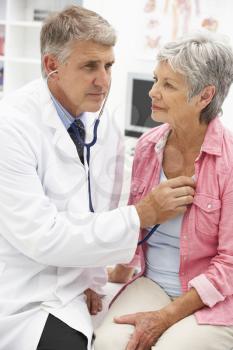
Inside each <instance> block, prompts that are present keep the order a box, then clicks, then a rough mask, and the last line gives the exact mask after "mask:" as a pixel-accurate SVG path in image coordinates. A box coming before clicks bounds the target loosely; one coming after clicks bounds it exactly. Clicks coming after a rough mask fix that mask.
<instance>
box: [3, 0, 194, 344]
mask: <svg viewBox="0 0 233 350" xmlns="http://www.w3.org/2000/svg"><path fill="white" fill-rule="evenodd" d="M115 40H116V37H115V32H114V30H113V28H112V27H111V26H110V25H109V23H108V22H107V21H105V20H104V19H103V18H101V17H100V16H99V15H98V14H96V13H94V12H91V11H89V10H86V9H84V8H81V7H78V6H71V7H69V8H67V9H66V10H64V11H62V12H60V13H57V14H55V15H53V16H51V17H49V18H48V19H47V21H46V22H45V23H44V25H43V27H42V31H41V55H42V71H43V76H44V78H45V79H44V81H43V80H39V81H35V82H32V83H30V84H28V85H26V86H25V87H23V88H21V89H19V90H18V91H16V92H15V93H13V94H12V95H11V96H9V97H6V98H4V99H3V100H2V101H1V104H0V350H36V349H38V350H42V349H43V350H45V349H53V350H67V349H69V350H73V349H76V350H77V349H79V350H86V349H90V347H91V340H92V333H93V330H92V324H91V317H90V313H93V314H95V313H97V312H98V311H100V310H101V300H100V297H99V296H98V293H100V292H101V286H102V285H104V283H105V282H106V277H105V272H104V268H103V266H105V265H108V264H115V263H120V262H121V263H122V262H125V263H126V262H129V261H130V260H131V258H132V257H133V255H134V251H135V249H136V245H137V241H138V233H139V227H140V226H141V227H148V226H151V225H154V224H155V223H160V222H162V221H164V220H166V219H168V218H169V217H172V216H175V215H177V214H178V213H181V212H184V211H185V209H186V206H187V205H188V204H190V203H191V202H192V198H193V192H194V190H193V181H192V180H191V179H190V178H186V177H180V178H176V179H172V180H170V181H168V182H167V183H165V184H163V185H160V186H158V187H157V188H156V189H154V190H153V192H151V193H150V194H149V195H148V196H147V197H146V198H145V199H144V200H143V201H140V202H138V203H137V204H136V205H135V206H125V207H121V208H118V209H116V208H117V204H118V200H119V194H120V190H121V183H122V163H123V159H122V154H121V152H122V144H121V137H120V136H119V131H118V130H117V128H116V126H115V124H114V123H113V122H112V121H111V119H110V117H109V116H107V115H106V113H105V114H103V116H102V117H101V121H100V124H99V127H98V139H97V142H96V144H95V145H94V146H93V147H92V149H91V157H90V162H89V166H88V162H87V154H86V152H87V150H86V148H85V147H83V141H82V140H83V139H84V138H85V142H86V143H88V142H90V141H92V138H93V127H94V124H95V120H96V118H97V116H98V114H97V113H96V112H97V111H98V110H100V109H101V106H102V104H103V102H104V100H105V99H106V96H107V94H108V90H109V87H110V78H111V67H112V64H113V63H114V55H113V46H114V44H115ZM77 133H78V134H79V138H78V140H77V137H76V136H77ZM82 138H83V139H82ZM142 156H143V155H142ZM88 170H90V171H88ZM88 177H89V178H90V179H89V180H90V181H88ZM90 192H91V193H90ZM91 207H93V210H94V212H93V210H92V208H91ZM86 301H87V302H86ZM87 304H88V305H87ZM88 307H89V310H88Z"/></svg>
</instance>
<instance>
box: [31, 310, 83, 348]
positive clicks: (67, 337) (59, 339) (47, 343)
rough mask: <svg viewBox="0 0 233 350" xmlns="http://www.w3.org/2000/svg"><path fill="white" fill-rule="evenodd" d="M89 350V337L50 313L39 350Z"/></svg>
mask: <svg viewBox="0 0 233 350" xmlns="http://www.w3.org/2000/svg"><path fill="white" fill-rule="evenodd" d="M68 349H69V350H77V349H78V350H87V337H86V336H85V335H84V334H82V333H80V332H78V331H76V330H75V329H73V328H71V327H69V326H68V325H67V324H65V323H64V322H62V321H61V320H59V319H58V318H56V317H55V316H53V315H51V314H49V316H48V319H47V322H46V323H45V327H44V330H43V333H42V335H41V338H40V341H39V344H38V347H37V350H68Z"/></svg>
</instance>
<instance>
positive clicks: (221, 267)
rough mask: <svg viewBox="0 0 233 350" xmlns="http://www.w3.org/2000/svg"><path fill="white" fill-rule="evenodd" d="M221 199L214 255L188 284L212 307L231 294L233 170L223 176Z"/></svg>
mask: <svg viewBox="0 0 233 350" xmlns="http://www.w3.org/2000/svg"><path fill="white" fill-rule="evenodd" d="M222 176H225V184H224V188H223V195H222V200H221V217H220V222H219V230H218V247H217V254H216V255H215V256H214V257H213V258H212V259H211V261H210V264H209V266H208V268H207V269H206V270H205V271H204V272H203V274H200V275H198V276H196V277H195V278H193V279H192V280H191V281H190V282H189V287H194V288H195V289H196V290H197V292H198V294H199V295H200V297H201V299H202V301H203V302H204V303H205V304H206V305H207V306H209V307H213V306H214V305H215V304H217V303H218V302H220V301H223V300H224V299H225V298H226V297H227V296H231V295H232V294H233V278H232V276H233V238H232V237H233V236H232V233H233V215H232V213H233V171H232V170H231V171H230V172H228V173H227V174H225V175H222Z"/></svg>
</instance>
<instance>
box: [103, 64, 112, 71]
mask: <svg viewBox="0 0 233 350" xmlns="http://www.w3.org/2000/svg"><path fill="white" fill-rule="evenodd" d="M112 65H113V63H112V62H111V63H107V64H106V65H105V69H106V70H107V71H108V70H111V68H112Z"/></svg>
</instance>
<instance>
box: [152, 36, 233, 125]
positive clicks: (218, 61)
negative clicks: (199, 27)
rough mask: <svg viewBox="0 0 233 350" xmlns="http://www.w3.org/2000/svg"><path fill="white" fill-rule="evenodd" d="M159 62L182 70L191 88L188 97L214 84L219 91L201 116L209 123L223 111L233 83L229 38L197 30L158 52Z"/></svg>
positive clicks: (232, 58)
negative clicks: (227, 39) (226, 39)
mask: <svg viewBox="0 0 233 350" xmlns="http://www.w3.org/2000/svg"><path fill="white" fill-rule="evenodd" d="M157 60H158V62H161V61H166V62H168V63H169V64H170V65H171V67H172V68H173V70H174V71H177V72H179V73H182V74H183V75H184V76H185V78H186V81H187V84H188V87H189V93H188V99H189V100H190V99H191V98H192V97H193V96H195V95H197V94H199V93H200V92H201V91H202V90H203V89H204V87H205V86H208V85H214V86H215V88H216V93H215V95H214V97H213V99H212V101H211V102H210V103H209V105H208V106H206V107H205V108H204V109H203V110H202V111H201V115H200V121H201V122H204V123H207V124H208V123H209V122H210V121H211V120H212V119H214V118H215V117H216V116H217V115H219V114H220V113H221V112H222V108H221V107H222V104H223V101H224V99H225V98H226V96H227V94H228V91H229V89H230V86H231V84H232V82H233V51H232V48H231V47H230V46H229V45H228V44H227V43H226V42H225V38H222V37H220V36H218V35H217V34H213V33H210V32H204V31H203V32H196V33H194V34H191V35H187V36H184V37H182V38H180V39H178V40H177V41H174V42H170V43H168V44H166V45H165V46H164V47H163V48H161V49H160V51H159V52H158V54H157Z"/></svg>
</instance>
